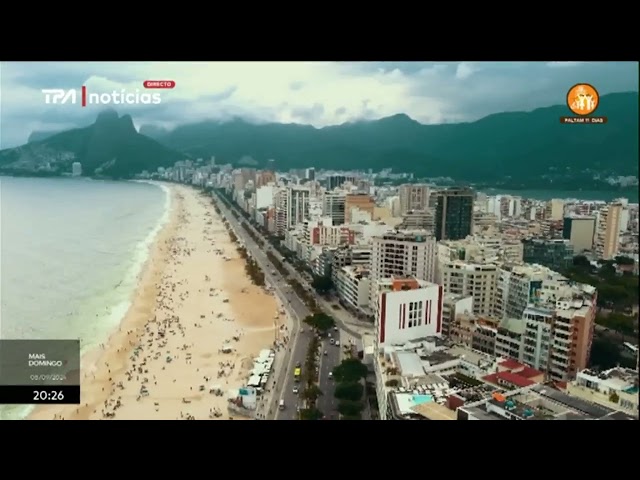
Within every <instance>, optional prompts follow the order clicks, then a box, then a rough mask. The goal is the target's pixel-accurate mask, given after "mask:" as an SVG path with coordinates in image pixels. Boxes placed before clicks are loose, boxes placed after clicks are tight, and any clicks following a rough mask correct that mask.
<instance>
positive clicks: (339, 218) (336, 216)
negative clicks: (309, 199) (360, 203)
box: [322, 192, 346, 225]
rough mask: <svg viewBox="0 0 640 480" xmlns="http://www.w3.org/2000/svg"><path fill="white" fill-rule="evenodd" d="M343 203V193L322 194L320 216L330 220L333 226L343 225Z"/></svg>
mask: <svg viewBox="0 0 640 480" xmlns="http://www.w3.org/2000/svg"><path fill="white" fill-rule="evenodd" d="M345 202H346V195H345V193H344V192H324V194H323V195H322V214H323V216H325V217H329V218H331V221H332V222H333V225H342V224H344V223H345Z"/></svg>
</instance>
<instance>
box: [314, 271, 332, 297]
mask: <svg viewBox="0 0 640 480" xmlns="http://www.w3.org/2000/svg"><path fill="white" fill-rule="evenodd" d="M311 286H312V287H313V288H314V290H315V291H316V292H318V293H319V294H321V295H322V294H325V293H328V292H329V291H331V290H332V289H333V281H332V280H331V277H326V276H322V277H319V276H317V275H314V276H313V281H312V282H311Z"/></svg>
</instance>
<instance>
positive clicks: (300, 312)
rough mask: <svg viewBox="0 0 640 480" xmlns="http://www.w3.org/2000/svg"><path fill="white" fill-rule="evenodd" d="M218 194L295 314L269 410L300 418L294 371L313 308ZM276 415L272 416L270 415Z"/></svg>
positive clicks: (302, 354)
mask: <svg viewBox="0 0 640 480" xmlns="http://www.w3.org/2000/svg"><path fill="white" fill-rule="evenodd" d="M215 195H216V194H214V197H213V198H214V199H215V200H216V204H217V205H218V208H220V211H221V213H222V215H223V216H224V218H225V219H226V220H227V221H228V222H229V224H230V225H231V228H232V229H233V231H234V232H235V234H236V236H237V237H238V239H239V240H241V241H242V243H243V244H244V245H245V247H246V249H247V251H248V252H249V253H250V254H251V256H252V257H253V258H254V259H255V260H256V262H257V263H258V265H259V266H260V268H261V269H262V271H263V272H264V275H265V279H266V281H267V283H268V284H269V285H271V287H273V289H274V290H275V292H276V294H277V295H278V297H280V300H281V302H282V304H283V305H284V308H285V309H286V310H287V312H288V313H289V314H290V315H291V317H292V318H293V323H294V327H293V331H292V332H291V338H290V341H289V347H288V348H289V351H288V352H287V354H286V356H285V361H284V364H283V369H284V370H283V371H281V372H276V377H277V380H276V387H275V389H274V393H273V395H272V398H271V399H270V407H269V409H268V410H269V411H271V412H272V415H274V417H275V418H276V419H277V420H280V419H282V420H285V419H295V418H297V411H296V404H297V401H298V397H297V395H296V394H294V393H293V387H294V379H293V372H294V369H295V364H296V363H297V362H301V363H304V359H305V357H306V355H307V350H308V349H309V342H310V340H311V333H310V332H309V331H308V330H307V329H304V326H301V325H300V322H301V320H302V319H303V318H305V317H307V316H308V315H309V314H310V313H311V312H310V311H309V309H308V308H307V306H306V305H305V304H304V302H303V301H302V300H301V299H300V298H299V297H298V295H297V294H296V293H295V292H294V291H293V290H292V289H291V287H289V285H288V284H287V282H286V280H285V279H284V278H283V277H282V275H280V273H279V272H278V271H277V270H276V268H275V267H274V266H273V264H272V263H271V261H270V260H269V258H268V257H267V255H266V251H264V250H262V249H261V248H260V247H259V246H258V244H256V242H255V241H254V240H253V239H252V238H251V237H250V236H249V235H248V234H247V232H246V230H245V229H244V227H243V226H242V225H240V222H238V220H237V219H236V217H235V216H234V215H233V214H232V213H231V211H230V210H229V208H228V207H227V205H226V204H225V203H224V202H223V201H221V200H220V199H219V198H217V196H215ZM301 330H304V331H301ZM281 398H282V399H284V401H285V406H286V408H285V410H284V411H280V410H278V409H277V407H278V403H279V401H280V399H281ZM274 417H272V416H268V418H274Z"/></svg>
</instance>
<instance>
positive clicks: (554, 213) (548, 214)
mask: <svg viewBox="0 0 640 480" xmlns="http://www.w3.org/2000/svg"><path fill="white" fill-rule="evenodd" d="M564 206H565V202H564V200H560V199H558V198H554V199H552V200H549V201H548V202H547V205H546V208H545V212H544V218H545V219H547V220H562V219H563V218H564Z"/></svg>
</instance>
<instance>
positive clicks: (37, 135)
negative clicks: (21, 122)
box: [27, 131, 60, 143]
mask: <svg viewBox="0 0 640 480" xmlns="http://www.w3.org/2000/svg"><path fill="white" fill-rule="evenodd" d="M58 133H60V132H59V131H56V132H53V131H51V132H39V131H35V132H31V135H29V139H28V140H27V143H33V142H39V141H41V140H46V139H47V138H49V137H53V136H54V135H57V134H58Z"/></svg>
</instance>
